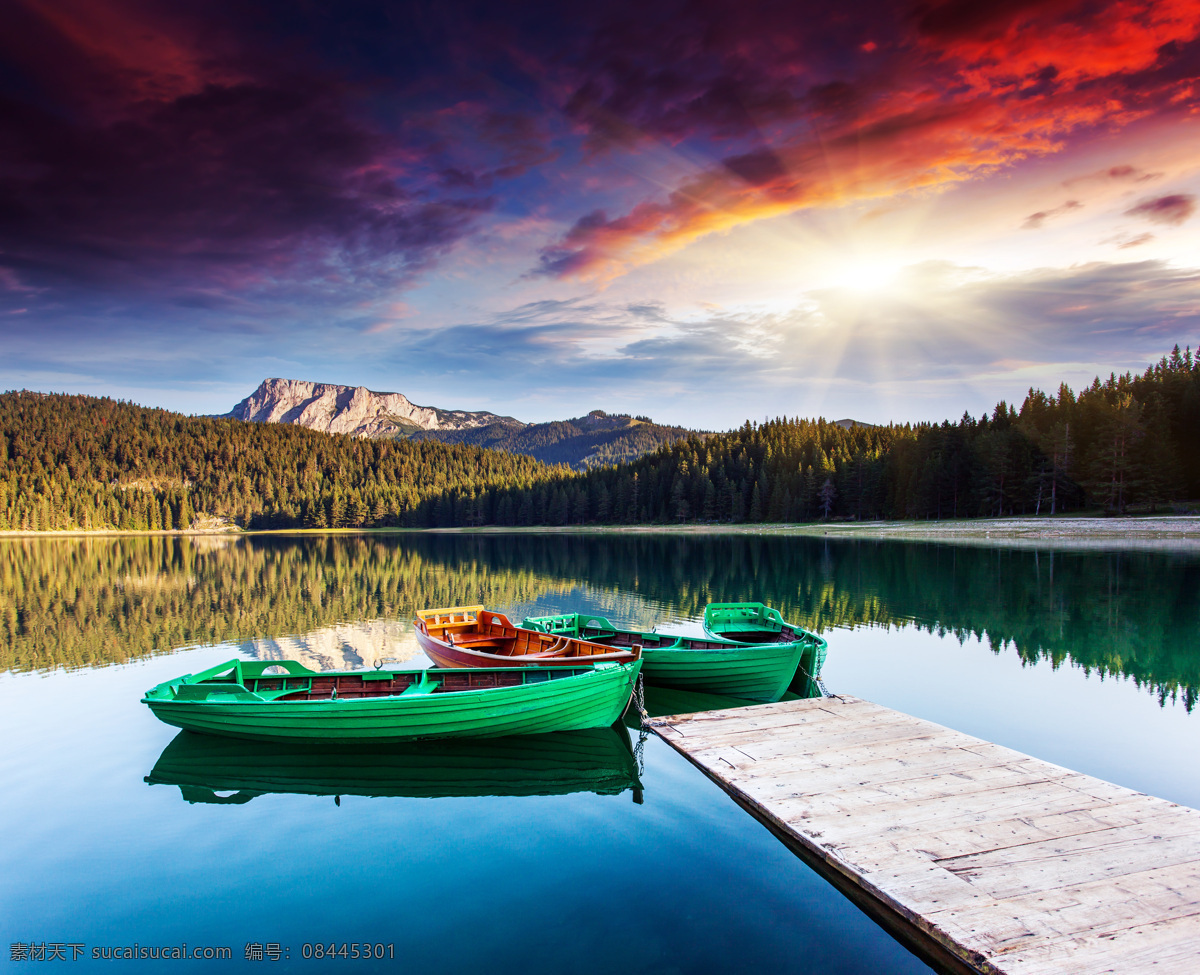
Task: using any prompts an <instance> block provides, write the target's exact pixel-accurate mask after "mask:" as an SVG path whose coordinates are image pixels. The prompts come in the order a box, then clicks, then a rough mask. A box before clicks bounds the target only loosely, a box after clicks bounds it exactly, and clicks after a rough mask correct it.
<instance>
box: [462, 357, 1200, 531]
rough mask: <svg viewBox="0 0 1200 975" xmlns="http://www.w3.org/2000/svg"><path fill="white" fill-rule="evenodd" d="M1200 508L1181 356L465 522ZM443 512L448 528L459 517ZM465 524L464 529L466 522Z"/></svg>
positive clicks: (769, 436) (708, 447)
mask: <svg viewBox="0 0 1200 975" xmlns="http://www.w3.org/2000/svg"><path fill="white" fill-rule="evenodd" d="M1184 499H1191V500H1195V499H1200V360H1197V358H1196V357H1195V356H1193V355H1192V353H1191V351H1190V350H1187V351H1182V352H1181V351H1180V350H1179V348H1178V347H1176V348H1175V350H1174V351H1173V352H1172V353H1171V355H1170V356H1168V357H1164V358H1163V359H1162V360H1161V361H1160V362H1158V363H1156V364H1155V365H1153V366H1151V367H1150V368H1148V369H1147V370H1146V371H1145V373H1143V374H1142V375H1139V376H1134V375H1131V374H1126V375H1123V376H1119V377H1118V376H1115V375H1113V376H1110V377H1109V378H1108V380H1106V381H1105V382H1101V381H1100V380H1099V379H1096V380H1095V382H1093V383H1092V385H1091V386H1089V387H1088V388H1086V389H1084V390H1083V391H1081V392H1080V393H1079V394H1078V395H1076V394H1074V393H1073V392H1072V391H1071V390H1070V389H1069V388H1068V387H1066V386H1065V385H1064V386H1061V387H1060V388H1059V391H1058V393H1057V394H1055V395H1053V396H1049V395H1047V394H1045V393H1043V392H1041V391H1038V390H1033V389H1031V390H1030V391H1029V394H1028V395H1027V396H1026V398H1025V401H1024V402H1023V403H1022V405H1021V407H1020V409H1016V408H1015V407H1012V406H1010V405H1009V404H1007V403H1004V402H1001V403H1000V404H998V405H997V406H996V408H995V409H994V410H993V411H992V413H991V415H990V416H984V417H981V418H979V419H978V420H976V419H974V418H972V417H970V416H967V415H964V416H963V417H962V419H961V420H959V421H958V423H951V422H949V421H947V422H945V423H942V424H918V425H915V426H914V425H909V424H905V425H903V426H901V425H891V426H886V427H882V426H875V427H868V426H864V425H859V424H853V425H850V426H848V427H843V426H841V425H839V424H838V423H830V422H826V421H824V420H801V419H778V420H774V421H771V422H768V423H763V424H761V425H757V424H751V423H746V424H745V425H744V426H743V427H742V428H741V429H739V430H735V431H733V432H731V433H726V434H718V435H715V436H712V437H708V438H705V439H703V440H701V439H699V438H689V439H686V440H682V441H679V442H677V443H675V444H672V445H670V446H667V447H664V448H662V449H660V450H659V451H657V452H656V453H654V454H650V455H647V456H645V457H641V458H639V459H637V460H635V461H633V462H631V463H628V464H622V465H620V466H617V467H606V468H603V469H599V470H593V471H589V472H588V473H587V474H586V475H584V477H583V478H572V477H567V476H559V477H557V478H554V479H552V481H551V482H549V483H545V484H539V485H530V486H526V487H522V488H517V489H512V490H507V491H500V492H496V493H494V494H490V495H489V496H488V497H487V498H485V499H479V498H476V499H474V501H472V502H470V503H469V504H468V506H467V508H466V509H465V510H466V513H467V514H466V517H469V518H475V519H482V520H484V521H487V522H497V523H499V524H518V525H519V524H547V523H548V524H572V523H580V524H582V523H588V522H602V523H607V522H683V521H696V520H698V521H733V522H741V521H749V522H759V521H814V520H819V519H835V518H836V519H859V520H862V519H879V518H906V519H940V518H974V517H986V516H992V517H999V516H1004V515H1020V514H1050V513H1059V512H1064V511H1078V510H1080V509H1083V508H1092V509H1102V510H1104V511H1109V512H1112V513H1115V514H1123V513H1125V512H1126V511H1127V510H1128V508H1129V507H1130V506H1131V505H1136V506H1155V505H1162V504H1168V503H1170V502H1173V501H1181V500H1184ZM443 508H444V510H449V509H451V508H453V510H454V511H455V512H456V517H462V516H460V515H459V514H458V512H459V504H458V502H457V501H455V503H454V504H447V505H444V506H443ZM463 523H469V522H463Z"/></svg>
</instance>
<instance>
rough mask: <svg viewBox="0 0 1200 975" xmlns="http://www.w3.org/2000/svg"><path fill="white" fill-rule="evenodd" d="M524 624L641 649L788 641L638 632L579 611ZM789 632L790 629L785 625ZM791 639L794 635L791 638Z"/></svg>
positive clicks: (773, 635)
mask: <svg viewBox="0 0 1200 975" xmlns="http://www.w3.org/2000/svg"><path fill="white" fill-rule="evenodd" d="M523 625H525V626H534V627H535V628H536V629H538V630H542V631H544V632H546V633H548V634H552V635H554V634H559V635H569V636H574V637H578V638H580V639H583V640H587V641H589V642H591V643H603V644H605V645H606V646H610V647H635V646H640V647H642V648H643V649H644V650H727V649H728V648H729V646H730V644H731V643H749V642H754V643H790V642H791V641H790V640H784V639H782V636H781V633H774V632H767V633H764V635H763V638H762V639H761V640H754V641H750V640H741V639H739V638H737V637H736V636H735V635H733V634H730V635H729V636H728V637H726V638H723V639H720V640H716V639H713V640H706V639H704V638H703V637H689V636H680V635H677V634H673V633H639V632H637V631H634V630H621V629H618V628H617V627H616V626H615V625H614V624H613V623H612V622H610V621H609V620H608V619H606V618H605V617H603V616H585V615H583V614H580V613H564V614H563V615H561V616H538V617H536V618H531V619H527V620H525V622H524V624H523ZM788 632H791V630H790V628H788ZM793 639H794V638H793Z"/></svg>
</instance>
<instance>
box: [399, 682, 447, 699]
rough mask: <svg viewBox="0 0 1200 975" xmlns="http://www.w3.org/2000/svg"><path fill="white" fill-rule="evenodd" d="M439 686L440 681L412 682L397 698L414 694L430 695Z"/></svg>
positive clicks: (440, 684)
mask: <svg viewBox="0 0 1200 975" xmlns="http://www.w3.org/2000/svg"><path fill="white" fill-rule="evenodd" d="M441 686H442V682H441V681H440V680H420V681H414V682H413V683H411V684H409V685H408V687H406V688H404V690H402V691H401V692H400V694H399V696H400V697H404V696H405V695H406V694H407V695H410V696H412V695H416V694H432V693H433V692H434V691H436V690H437V689H438V688H439V687H441Z"/></svg>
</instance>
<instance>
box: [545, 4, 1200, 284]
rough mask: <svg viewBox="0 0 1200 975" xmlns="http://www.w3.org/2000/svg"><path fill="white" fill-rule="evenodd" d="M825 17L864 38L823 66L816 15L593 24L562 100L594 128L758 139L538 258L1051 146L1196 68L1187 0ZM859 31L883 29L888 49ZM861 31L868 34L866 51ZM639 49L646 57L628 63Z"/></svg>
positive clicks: (1158, 97)
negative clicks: (625, 35) (602, 30)
mask: <svg viewBox="0 0 1200 975" xmlns="http://www.w3.org/2000/svg"><path fill="white" fill-rule="evenodd" d="M801 9H802V8H799V7H797V8H795V10H796V16H797V17H798V18H799V17H801V16H802V14H801V13H800V11H801ZM893 10H894V8H893ZM876 14H877V15H878V16H876ZM717 23H718V25H720V26H724V25H723V24H721V18H720V17H719V15H718V16H717ZM834 23H835V24H836V25H837V26H836V27H835V28H834V34H840V35H841V36H840V37H839V41H840V44H841V47H842V49H843V50H845V49H846V40H847V37H846V34H845V32H846V31H847V30H854V29H856V30H857V31H858V40H859V42H860V44H859V47H858V49H857V51H856V53H855V56H853V57H845V58H843V60H841V61H840V62H838V63H837V64H836V65H831V64H830V60H829V58H828V56H827V54H825V53H824V51H823V50H822V45H823V44H825V45H827V44H828V41H829V38H828V37H827V36H824V34H823V32H822V29H821V28H820V27H818V28H817V29H816V30H808V29H806V28H805V26H803V25H802V24H800V23H797V24H795V25H794V26H793V25H788V24H787V23H786V20H785V21H784V22H783V23H781V24H780V25H779V26H780V27H781V28H782V29H781V30H780V31H779V33H774V32H760V33H759V34H758V35H757V38H756V40H755V41H747V40H746V39H745V38H743V37H742V36H741V34H740V33H739V32H738V31H737V30H736V29H734V30H714V31H713V32H712V33H711V34H703V35H701V36H702V37H703V38H704V41H703V42H702V43H695V42H694V39H695V37H696V35H695V34H694V33H691V32H690V31H689V29H688V24H687V22H686V20H685V21H684V22H683V23H682V24H680V25H678V26H677V27H676V30H677V31H678V34H679V36H680V37H687V38H690V39H692V40H693V43H684V42H682V41H681V42H680V43H673V42H672V37H673V36H674V35H673V34H672V31H671V29H670V28H669V27H665V26H663V25H659V24H656V23H647V24H646V25H645V27H644V28H643V29H642V30H641V31H638V30H631V31H630V32H629V34H630V36H632V37H633V38H634V40H633V44H632V46H630V45H626V46H625V47H623V48H622V51H621V54H620V56H617V55H615V54H613V53H611V52H610V47H611V40H610V39H608V38H607V37H606V36H605V35H602V36H601V38H600V39H599V40H598V41H597V42H596V48H597V50H596V51H593V52H592V54H591V57H590V58H589V59H587V60H585V66H588V67H591V72H590V74H589V76H588V78H587V80H586V81H585V82H584V83H583V84H581V85H580V87H579V88H578V89H577V90H576V92H575V94H574V96H573V98H572V100H571V101H570V102H569V103H568V110H569V111H572V112H573V113H574V114H575V115H576V117H578V118H580V120H581V121H583V122H584V123H585V124H586V125H587V126H588V128H589V132H590V134H591V137H592V138H593V140H598V141H599V142H600V143H605V142H614V143H623V144H627V143H629V142H631V141H634V140H636V139H637V138H639V137H645V136H648V135H649V136H654V137H656V138H666V139H670V140H672V141H677V140H680V139H683V138H685V137H687V136H688V135H693V136H695V135H706V136H708V137H710V138H714V139H717V140H722V139H724V140H728V139H730V138H733V137H735V136H744V137H746V138H747V139H749V140H750V141H757V142H758V143H759V145H758V146H757V147H753V148H750V149H749V150H748V151H742V152H738V153H732V154H729V155H727V156H725V158H724V159H723V160H722V162H721V163H720V164H719V165H718V166H717V167H715V168H711V169H708V170H707V171H704V172H701V173H699V174H693V175H690V176H687V177H686V178H684V179H683V180H682V181H681V182H680V183H679V185H678V186H677V188H676V189H675V190H673V191H672V192H670V193H669V194H667V196H666V197H665V198H657V199H654V200H647V201H644V202H641V203H638V204H637V205H635V206H634V207H632V208H631V209H629V210H627V211H626V212H624V213H621V214H618V215H615V216H610V215H609V214H608V213H607V212H606V211H602V210H597V211H594V212H592V213H589V214H588V215H587V216H584V217H582V218H581V219H580V220H579V221H578V222H577V223H576V224H575V225H574V226H573V227H572V228H571V230H570V231H568V233H567V234H566V235H565V236H564V237H563V238H562V239H561V240H559V241H557V242H555V243H553V244H552V245H550V246H549V247H547V248H546V249H545V251H544V252H543V254H542V255H541V262H540V265H539V270H540V271H541V273H544V274H547V275H551V276H559V277H563V276H579V277H593V278H598V279H605V278H610V277H612V276H614V275H616V274H620V273H622V271H623V270H625V269H626V268H628V267H631V266H636V265H638V264H642V263H646V262H647V261H651V260H654V259H656V258H659V257H661V256H663V255H666V254H669V253H672V252H673V251H676V250H678V249H679V248H681V247H683V246H684V245H686V244H688V243H690V242H692V241H694V240H697V239H698V238H700V237H702V236H705V235H707V234H710V233H713V232H716V231H722V230H727V229H729V228H731V227H734V226H738V225H740V224H743V223H747V222H751V221H754V220H758V219H762V218H765V217H771V216H776V215H779V214H782V213H789V212H794V211H796V210H800V209H804V208H812V207H824V206H833V205H838V204H842V203H846V202H851V201H855V200H865V199H873V198H882V197H886V196H891V195H895V194H903V193H907V192H912V191H918V190H924V191H928V190H930V189H937V188H939V187H945V186H949V185H953V184H956V183H959V182H962V181H964V180H967V179H972V178H977V177H980V176H984V175H987V174H990V173H993V172H995V171H996V170H997V169H999V168H1001V167H1004V166H1007V165H1010V164H1012V163H1014V162H1017V161H1019V160H1021V159H1024V158H1026V157H1028V156H1031V155H1044V154H1048V153H1054V152H1059V151H1062V150H1063V149H1064V147H1065V145H1066V140H1067V139H1068V138H1069V137H1070V135H1071V134H1072V133H1073V132H1076V131H1079V130H1082V129H1087V128H1090V127H1095V126H1109V127H1112V126H1119V125H1122V124H1127V123H1129V122H1131V121H1133V120H1135V119H1138V118H1141V117H1144V116H1146V115H1148V114H1152V113H1155V112H1159V111H1178V110H1179V108H1180V106H1181V105H1183V104H1187V103H1188V102H1190V101H1192V100H1194V87H1195V82H1196V79H1197V76H1198V75H1200V67H1198V66H1197V65H1196V64H1195V63H1194V59H1193V60H1189V55H1190V50H1189V49H1188V47H1187V45H1188V44H1189V43H1190V42H1193V41H1194V40H1195V38H1196V37H1197V35H1198V34H1200V3H1197V2H1196V0H1171V2H1164V3H1150V2H1145V0H1130V2H1119V3H1113V4H1105V5H1086V4H1080V3H1072V2H1044V3H1036V2H1030V3H1018V4H1009V5H1004V4H1000V5H991V6H981V5H979V4H975V3H969V2H967V0H952V2H949V3H943V4H940V5H935V6H933V7H930V8H926V9H925V12H924V13H923V14H922V15H921V16H920V17H919V18H918V19H917V20H916V21H915V22H914V21H906V20H905V19H904V18H903V17H900V18H897V17H896V16H895V14H894V13H893V14H891V15H889V13H888V11H887V10H881V11H872V12H871V13H870V15H864V17H863V18H862V19H860V20H856V21H855V22H854V23H853V25H851V24H848V23H847V22H843V21H837V20H835V21H834ZM867 25H870V26H867ZM789 26H793V29H792V30H788V29H787V28H788V27H789ZM660 27H661V28H662V31H661V32H660V30H659V28H660ZM868 31H871V32H872V34H876V35H877V36H878V37H880V38H888V39H889V40H888V43H887V44H886V45H885V46H884V48H882V49H881V48H880V47H879V45H878V43H876V41H875V37H867V32H868ZM643 35H644V36H643ZM652 37H653V38H654V40H653V41H651V38H652ZM781 38H782V40H781ZM865 41H871V42H872V43H873V44H875V46H874V47H872V48H871V49H870V50H869V51H864V50H863V47H862V44H863V43H864V42H865ZM642 43H645V44H646V45H647V48H648V49H647V50H645V51H642V50H641V44H642ZM651 45H653V47H652V50H653V55H652V54H651V50H650V49H651ZM631 47H632V49H631ZM650 64H653V65H654V66H655V67H654V71H653V73H647V71H646V70H641V68H642V67H643V66H645V65H650ZM1134 76H1137V77H1138V79H1139V84H1138V85H1137V86H1136V87H1133V86H1131V84H1130V81H1131V79H1132V78H1133V77H1134ZM726 91H735V92H737V93H738V95H739V99H738V103H739V104H742V105H746V106H750V108H751V109H752V110H748V111H747V112H745V113H737V112H731V111H729V110H728V109H727V108H726V105H727V99H725V98H722V97H720V96H718V94H717V93H718V92H726ZM1131 175H1133V169H1132V167H1130V171H1129V172H1128V173H1126V172H1124V171H1123V170H1122V169H1121V167H1116V168H1115V169H1114V170H1111V171H1110V176H1112V177H1113V178H1123V177H1127V176H1131Z"/></svg>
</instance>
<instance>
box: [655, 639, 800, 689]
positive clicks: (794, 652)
mask: <svg viewBox="0 0 1200 975" xmlns="http://www.w3.org/2000/svg"><path fill="white" fill-rule="evenodd" d="M803 652H804V648H803V647H802V646H801V645H799V644H795V643H768V644H763V645H761V646H753V647H726V648H722V649H720V650H712V649H709V650H694V649H686V648H678V649H675V648H664V649H661V650H651V649H646V648H644V649H643V650H642V673H643V674H644V675H645V678H646V682H647V683H649V684H657V685H659V686H660V687H672V688H675V689H677V690H683V691H704V692H706V693H709V694H724V695H728V696H729V697H740V698H745V699H747V700H750V701H762V702H772V701H778V700H779V699H780V698H781V697H783V695H784V694H785V693H786V692H787V689H788V687H789V686H790V685H791V683H792V680H793V678H794V676H795V675H796V673H797V666H798V664H799V663H800V659H801V656H802V654H803Z"/></svg>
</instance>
